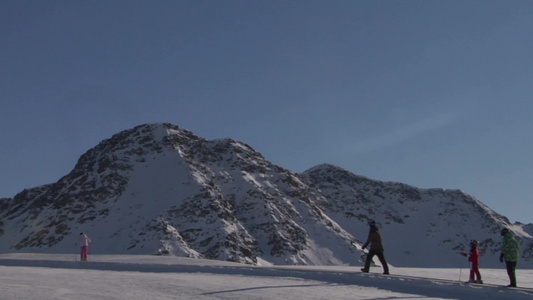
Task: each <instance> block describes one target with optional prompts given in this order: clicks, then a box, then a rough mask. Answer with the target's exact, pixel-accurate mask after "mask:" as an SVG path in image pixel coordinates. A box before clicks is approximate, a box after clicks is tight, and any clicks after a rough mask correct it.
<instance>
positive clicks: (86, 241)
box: [76, 232, 92, 261]
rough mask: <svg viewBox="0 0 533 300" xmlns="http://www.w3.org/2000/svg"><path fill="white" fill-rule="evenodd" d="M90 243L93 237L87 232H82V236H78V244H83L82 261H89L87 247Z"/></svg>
mask: <svg viewBox="0 0 533 300" xmlns="http://www.w3.org/2000/svg"><path fill="white" fill-rule="evenodd" d="M90 243H92V241H91V239H90V238H89V237H88V236H87V235H86V234H85V233H83V232H82V233H80V237H79V238H78V241H77V242H76V245H78V246H81V249H80V250H81V251H80V252H81V253H80V256H81V261H87V247H89V244H90Z"/></svg>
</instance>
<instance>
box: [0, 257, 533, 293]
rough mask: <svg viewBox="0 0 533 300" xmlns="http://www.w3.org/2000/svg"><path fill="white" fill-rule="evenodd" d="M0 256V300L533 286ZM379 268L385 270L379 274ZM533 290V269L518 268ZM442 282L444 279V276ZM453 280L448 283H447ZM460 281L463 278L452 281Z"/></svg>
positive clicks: (446, 273) (453, 274) (462, 273)
mask: <svg viewBox="0 0 533 300" xmlns="http://www.w3.org/2000/svg"><path fill="white" fill-rule="evenodd" d="M77 259H78V258H77V256H76V255H75V254H71V255H67V254H27V253H16V254H1V255H0V282H2V284H1V285H0V298H1V299H2V300H13V299H80V300H94V299H119V300H120V299H153V300H155V299H237V300H238V299H489V300H492V299H494V300H496V299H533V290H527V289H509V288H505V287H495V286H492V285H490V284H498V285H506V284H507V282H508V279H507V274H506V272H505V270H504V269H503V265H502V268H501V269H482V270H481V272H482V275H483V277H484V281H485V283H486V285H468V284H465V283H460V282H462V281H465V280H467V279H468V278H467V277H468V269H467V266H466V265H465V267H464V268H449V269H440V268H435V269H422V268H394V267H392V268H391V273H392V274H396V275H401V274H403V275H410V276H419V277H429V278H433V279H412V278H407V277H404V278H402V277H397V276H383V275H380V272H381V268H380V267H379V266H373V267H372V269H371V272H375V273H373V274H372V273H371V274H362V273H361V272H359V268H358V267H348V266H324V267H320V266H263V267H260V266H250V265H244V264H238V263H231V262H224V261H216V260H203V259H190V258H178V257H174V256H149V255H92V256H90V258H89V259H90V261H89V262H80V261H77ZM378 272H379V273H378ZM517 276H518V283H519V285H520V286H521V287H528V288H533V270H530V269H526V270H523V269H518V270H517ZM438 279H444V280H438ZM445 280H448V281H445ZM451 280H453V281H457V283H453V282H451Z"/></svg>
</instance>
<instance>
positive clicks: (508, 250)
mask: <svg viewBox="0 0 533 300" xmlns="http://www.w3.org/2000/svg"><path fill="white" fill-rule="evenodd" d="M500 235H501V236H503V241H502V253H501V254H500V262H504V261H505V266H506V268H507V275H509V281H511V283H510V284H509V285H508V287H516V271H515V270H516V263H517V262H518V257H520V246H519V245H518V242H517V241H516V239H515V238H514V235H513V234H512V233H511V231H510V230H509V229H507V228H504V229H502V231H500Z"/></svg>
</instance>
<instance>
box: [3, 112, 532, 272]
mask: <svg viewBox="0 0 533 300" xmlns="http://www.w3.org/2000/svg"><path fill="white" fill-rule="evenodd" d="M0 217H1V218H0V220H1V221H0V240H1V241H2V242H1V244H0V252H13V251H21V252H22V251H23V252H52V253H67V252H74V251H76V248H74V241H75V239H76V237H77V235H78V234H79V232H86V233H87V234H88V235H89V236H90V237H91V238H92V239H93V241H94V242H93V244H92V246H91V251H93V252H94V253H105V254H130V253H131V254H154V253H169V254H173V255H177V256H188V257H196V258H210V259H218V260H228V261H235V262H244V263H250V264H263V265H264V264H269V263H272V264H311V265H341V264H347V265H360V257H361V253H362V252H361V250H360V245H361V242H364V240H365V239H366V235H367V230H368V229H367V225H366V224H367V221H368V220H369V219H375V220H377V221H378V222H380V223H381V225H382V231H383V234H384V239H385V244H386V247H387V251H386V256H387V258H388V260H389V261H390V263H391V264H393V265H396V266H427V267H430V266H431V267H437V266H449V265H450V264H456V265H458V264H460V263H462V261H463V257H461V256H459V255H458V254H457V253H458V252H461V251H465V250H467V249H466V247H467V245H468V241H469V240H470V239H472V238H475V239H478V240H480V247H481V252H482V254H483V255H484V256H483V260H482V265H494V264H496V263H497V256H498V254H499V247H500V240H501V238H500V237H499V234H498V233H499V230H500V229H501V227H502V226H510V227H512V228H513V230H514V232H515V234H516V235H517V236H518V237H520V239H521V243H522V250H523V251H522V257H523V259H522V261H521V264H522V265H529V266H533V238H532V237H531V235H530V233H531V225H521V224H515V225H511V224H509V222H508V220H507V219H506V218H504V217H503V216H500V215H498V214H497V213H495V212H494V211H492V210H491V209H490V208H488V207H487V206H485V205H484V204H483V203H481V202H480V201H479V200H477V199H475V198H474V197H472V196H469V195H468V194H466V193H464V192H462V191H458V190H443V189H418V188H415V187H411V186H407V185H405V184H400V183H390V182H381V181H376V180H371V179H368V178H365V177H360V176H356V175H354V174H352V173H350V172H348V171H346V170H343V169H341V168H338V167H335V166H331V165H320V166H316V167H314V168H312V169H310V170H308V171H306V172H304V173H302V174H295V173H292V172H290V171H288V170H286V169H283V168H282V167H279V166H276V165H273V164H272V163H270V162H268V161H267V160H266V159H265V158H264V157H263V156H262V155H261V154H260V153H259V152H257V151H255V150H254V149H252V148H251V147H250V146H248V145H246V144H244V143H241V142H238V141H235V140H232V139H220V140H205V139H203V138H200V137H197V136H195V135H194V134H193V133H191V132H190V131H188V130H183V129H180V128H178V127H177V126H175V125H172V124H167V123H162V124H147V125H141V126H137V127H135V128H133V129H130V130H125V131H123V132H120V133H118V134H116V135H114V136H113V137H111V138H110V139H107V140H104V141H102V142H101V143H100V144H98V145H97V146H96V147H94V148H92V149H90V150H89V151H88V152H87V153H85V154H84V155H82V156H81V157H80V159H79V161H78V163H77V164H76V166H75V167H74V169H73V170H72V171H71V172H70V173H69V174H68V175H66V176H64V177H63V178H61V179H60V180H59V181H58V182H56V183H53V184H48V185H44V186H40V187H36V188H32V189H27V190H24V191H22V192H21V193H19V194H17V195H16V196H15V197H14V198H13V199H0ZM485 261H486V263H485ZM464 264H466V262H465V263H464Z"/></svg>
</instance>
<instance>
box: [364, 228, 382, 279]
mask: <svg viewBox="0 0 533 300" xmlns="http://www.w3.org/2000/svg"><path fill="white" fill-rule="evenodd" d="M368 225H369V226H370V231H369V233H368V239H367V240H366V243H365V244H364V245H363V249H365V248H366V247H367V246H368V245H369V244H370V251H368V254H367V255H366V261H365V267H364V268H362V269H361V271H363V272H364V273H368V272H369V271H370V263H371V262H372V258H373V257H374V255H377V257H378V258H379V261H380V262H381V266H382V267H383V274H386V275H388V274H389V266H388V265H387V261H386V260H385V255H384V254H383V252H384V251H385V248H384V247H383V241H382V237H381V232H380V231H379V228H378V226H377V224H376V222H374V221H370V222H369V223H368Z"/></svg>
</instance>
